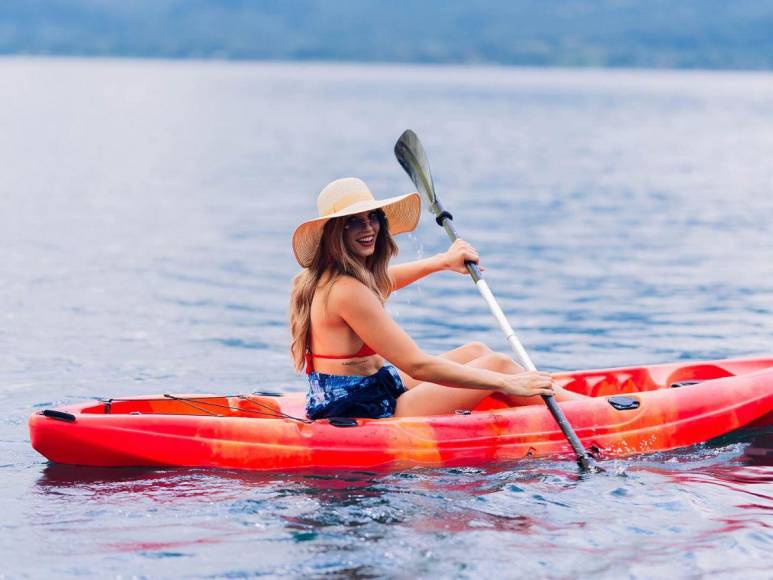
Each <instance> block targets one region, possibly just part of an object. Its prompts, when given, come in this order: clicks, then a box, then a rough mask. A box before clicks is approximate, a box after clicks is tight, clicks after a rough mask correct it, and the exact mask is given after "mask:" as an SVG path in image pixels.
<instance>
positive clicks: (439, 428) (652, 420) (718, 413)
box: [29, 358, 773, 470]
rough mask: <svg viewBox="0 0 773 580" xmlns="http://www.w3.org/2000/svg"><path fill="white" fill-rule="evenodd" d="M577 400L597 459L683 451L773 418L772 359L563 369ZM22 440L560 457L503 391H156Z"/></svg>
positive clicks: (142, 449) (131, 452)
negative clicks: (407, 398)
mask: <svg viewBox="0 0 773 580" xmlns="http://www.w3.org/2000/svg"><path fill="white" fill-rule="evenodd" d="M556 381H557V383H558V384H559V385H561V386H563V387H564V388H566V389H568V390H570V391H573V392H576V393H580V394H583V395H587V399H581V400H573V401H567V402H564V403H560V406H561V408H562V410H563V411H564V414H565V415H566V418H567V419H568V420H569V422H570V423H571V425H572V426H573V427H574V429H575V431H576V433H577V435H578V437H579V438H580V440H581V441H582V443H583V444H584V446H585V447H586V449H588V450H589V451H591V452H592V453H593V454H594V455H597V456H598V457H601V458H611V457H624V456H629V455H634V454H643V453H653V452H657V451H665V450H669V449H675V448H679V447H686V446H690V445H694V444H697V443H701V442H704V441H708V440H710V439H713V438H716V437H719V436H722V435H726V434H728V433H731V432H734V431H737V430H739V429H743V428H754V427H762V428H767V427H770V426H772V425H773V358H756V359H734V360H718V361H706V362H694V361H690V362H680V363H674V364H661V365H651V366H640V367H627V368H614V369H596V370H586V371H577V372H567V373H560V374H557V375H556ZM29 429H30V440H31V443H32V446H33V447H34V448H35V449H36V450H37V451H38V452H39V453H41V454H42V455H43V456H45V457H46V458H47V459H49V460H50V461H53V462H56V463H66V464H74V465H90V466H115V467H117V466H188V467H217V468H229V469H252V470H298V469H300V470H308V469H325V468H341V469H377V468H387V469H397V468H406V467H412V466H432V467H446V466H460V465H478V464H483V463H488V462H496V461H510V460H517V459H522V458H526V457H546V456H562V455H563V456H566V455H568V454H569V453H571V447H570V446H569V444H568V443H567V441H566V440H565V438H564V436H563V434H562V433H561V431H560V429H559V427H558V425H557V424H556V422H555V420H554V419H553V417H552V416H551V414H550V412H549V411H548V409H547V408H546V407H545V405H543V404H541V402H540V404H536V405H527V406H521V407H512V406H509V405H508V403H507V399H506V398H505V397H503V396H502V395H500V394H493V395H491V396H489V397H487V398H486V399H484V400H483V401H482V402H481V403H480V404H479V405H478V406H477V407H476V408H474V409H459V410H457V411H456V412H455V413H453V414H448V415H435V416H426V417H409V418H396V417H390V418H387V419H351V418H332V419H321V420H316V421H311V420H309V419H307V418H306V416H305V413H304V394H303V393H290V394H275V393H249V394H244V395H198V394H176V395H172V394H160V395H153V396H145V397H131V398H115V399H105V400H100V401H92V402H87V403H82V404H76V405H71V406H64V407H60V408H56V409H46V410H42V411H38V412H36V413H34V414H33V415H32V416H31V417H30V419H29Z"/></svg>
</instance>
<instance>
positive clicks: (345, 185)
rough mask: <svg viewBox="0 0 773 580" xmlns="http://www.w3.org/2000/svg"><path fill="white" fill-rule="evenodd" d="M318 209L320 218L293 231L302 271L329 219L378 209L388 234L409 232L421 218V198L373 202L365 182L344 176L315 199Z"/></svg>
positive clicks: (401, 197)
mask: <svg viewBox="0 0 773 580" xmlns="http://www.w3.org/2000/svg"><path fill="white" fill-rule="evenodd" d="M317 209H318V210H319V217H317V218H314V219H310V220H308V221H305V222H303V223H302V224H301V225H299V226H298V227H297V228H295V231H294V232H293V254H295V259H296V260H298V263H299V264H300V265H301V266H302V267H304V268H308V267H309V266H310V265H311V262H312V261H313V259H314V255H315V254H316V253H317V250H318V248H319V244H320V240H321V239H322V231H323V229H324V227H325V224H326V223H327V222H328V221H329V220H331V219H333V218H338V217H345V216H348V215H354V214H357V213H361V212H364V211H373V210H374V209H381V210H383V211H384V214H385V215H386V218H387V224H388V227H389V233H390V234H392V235H393V236H394V235H397V234H402V233H405V232H411V231H413V230H415V229H416V225H417V224H418V223H419V217H420V216H421V196H420V195H419V194H418V193H408V194H406V195H398V196H396V197H388V198H386V199H376V198H375V197H374V196H373V194H372V193H371V192H370V189H368V186H367V185H366V184H365V182H364V181H362V180H361V179H358V178H356V177H345V178H343V179H336V180H335V181H333V182H332V183H329V184H328V185H327V186H325V188H324V189H323V190H322V191H321V192H320V193H319V197H317Z"/></svg>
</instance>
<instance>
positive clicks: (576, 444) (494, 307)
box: [395, 129, 601, 472]
mask: <svg viewBox="0 0 773 580" xmlns="http://www.w3.org/2000/svg"><path fill="white" fill-rule="evenodd" d="M395 157H397V161H398V162H399V163H400V165H402V167H403V169H404V170H405V172H406V173H407V174H408V176H409V177H410V178H411V181H413V183H414V185H416V187H417V188H418V190H419V191H420V192H421V193H422V194H424V196H425V197H426V198H427V200H428V201H429V204H430V210H431V211H432V213H433V214H435V221H436V222H437V225H439V226H441V227H442V228H444V229H445V230H446V233H447V234H448V237H449V238H450V239H451V241H452V242H453V241H455V240H457V239H459V234H458V233H457V231H456V228H455V227H454V224H453V219H454V216H452V215H451V213H450V212H448V211H447V210H446V209H445V208H444V207H443V205H442V204H441V203H440V200H439V199H438V198H437V194H436V193H435V185H434V183H433V182H432V173H431V172H430V168H429V161H428V159H427V154H426V152H425V151H424V147H423V146H422V144H421V141H419V138H418V137H417V136H416V133H414V132H413V131H411V130H410V129H407V130H406V131H405V132H404V133H403V134H402V135H400V138H399V139H398V140H397V143H395ZM465 265H466V266H467V271H468V272H469V273H470V276H471V277H472V279H473V281H474V282H475V286H476V287H477V288H478V291H479V292H480V294H481V296H482V297H483V299H484V300H485V301H486V304H487V305H488V307H489V310H491V313H492V314H493V315H494V318H496V320H497V323H498V324H499V328H501V329H502V332H503V333H504V335H505V340H507V343H508V344H509V345H510V348H511V349H512V351H513V353H514V354H515V357H516V359H517V360H518V362H519V363H520V364H521V366H523V367H524V368H525V369H526V370H528V371H536V370H537V367H536V366H534V363H533V362H532V361H531V358H530V357H529V354H528V353H527V352H526V349H524V348H523V345H522V344H521V341H520V340H518V337H517V336H516V335H515V331H514V330H513V327H512V326H510V323H509V322H508V321H507V318H506V317H505V314H504V312H502V308H500V306H499V304H498V303H497V301H496V298H494V294H493V293H492V292H491V289H490V288H489V287H488V284H487V283H486V281H485V280H484V279H483V276H482V274H481V272H480V268H478V265H477V264H475V262H466V263H465ZM541 396H542V399H543V400H544V401H545V404H546V405H547V407H548V409H550V413H551V415H553V418H554V419H555V420H556V422H557V423H558V426H559V427H560V428H561V431H562V432H563V434H564V436H565V437H566V439H567V440H568V441H569V444H570V445H571V446H572V449H573V450H574V452H575V454H576V455H577V463H578V465H579V466H580V469H582V470H583V471H591V472H595V471H601V469H600V468H598V467H597V466H596V465H595V464H594V463H593V460H592V459H591V458H590V456H589V455H588V453H587V452H586V451H585V448H584V447H583V446H582V443H581V442H580V439H579V438H578V437H577V434H576V433H575V432H574V429H572V426H571V425H570V424H569V421H567V420H566V417H565V416H564V413H563V411H562V410H561V408H560V407H559V406H558V404H557V403H556V401H555V399H554V398H553V397H552V396H548V395H541Z"/></svg>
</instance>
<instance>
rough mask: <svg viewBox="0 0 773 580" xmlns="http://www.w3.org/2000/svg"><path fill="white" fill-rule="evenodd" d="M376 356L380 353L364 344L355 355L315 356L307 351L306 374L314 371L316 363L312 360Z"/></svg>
mask: <svg viewBox="0 0 773 580" xmlns="http://www.w3.org/2000/svg"><path fill="white" fill-rule="evenodd" d="M374 354H378V353H377V352H376V351H375V350H373V349H372V348H370V347H369V346H368V345H367V344H365V343H364V342H363V343H362V347H361V348H360V350H358V351H357V352H355V353H354V354H340V355H339V354H314V353H312V352H311V350H307V351H306V374H307V375H308V374H309V373H310V372H313V371H314V362H313V360H312V359H315V358H332V359H344V358H357V357H363V356H372V355H374Z"/></svg>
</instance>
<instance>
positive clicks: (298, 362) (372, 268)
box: [290, 210, 398, 371]
mask: <svg viewBox="0 0 773 580" xmlns="http://www.w3.org/2000/svg"><path fill="white" fill-rule="evenodd" d="M378 215H379V222H380V224H381V227H380V228H379V231H378V235H377V236H376V245H375V251H374V252H373V254H372V255H371V256H368V257H367V258H366V260H365V264H364V265H363V263H362V262H361V261H360V260H358V259H357V258H356V257H354V256H353V255H352V254H351V252H350V251H349V249H348V248H347V247H346V241H345V240H344V226H345V225H346V219H347V218H346V217H341V218H334V219H331V220H329V221H328V222H327V223H326V224H325V227H324V229H323V230H322V239H321V240H320V243H319V247H318V248H317V253H316V254H315V255H314V259H313V260H312V262H311V265H310V266H309V267H308V268H304V269H303V270H302V271H301V272H299V273H298V274H297V275H296V276H295V278H294V279H293V289H292V292H291V294H290V339H291V341H290V354H291V355H292V358H293V363H294V364H295V369H296V370H298V371H300V370H302V369H303V363H304V358H305V355H306V351H307V350H308V349H309V340H310V338H311V301H312V299H313V298H314V293H315V292H316V291H317V287H318V286H319V282H320V280H321V279H322V277H323V275H324V274H325V273H328V274H329V277H328V279H327V281H326V283H325V288H324V290H326V291H327V290H330V288H331V287H332V286H333V284H335V282H336V280H338V279H339V278H340V277H341V276H351V277H352V278H356V279H357V280H359V281H360V282H362V283H363V284H365V286H367V287H368V288H370V289H371V290H372V291H373V292H374V293H375V294H376V296H378V297H379V300H381V302H382V303H383V302H384V301H385V300H386V299H387V298H388V297H389V294H390V293H391V292H392V280H391V279H390V278H389V270H388V267H389V260H390V259H391V258H392V256H394V255H396V254H397V252H398V249H397V244H396V243H395V241H394V239H393V238H392V234H390V233H389V227H388V225H387V221H386V217H385V216H384V212H383V211H381V210H378Z"/></svg>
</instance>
